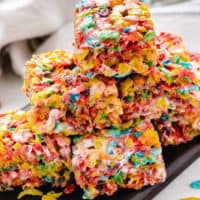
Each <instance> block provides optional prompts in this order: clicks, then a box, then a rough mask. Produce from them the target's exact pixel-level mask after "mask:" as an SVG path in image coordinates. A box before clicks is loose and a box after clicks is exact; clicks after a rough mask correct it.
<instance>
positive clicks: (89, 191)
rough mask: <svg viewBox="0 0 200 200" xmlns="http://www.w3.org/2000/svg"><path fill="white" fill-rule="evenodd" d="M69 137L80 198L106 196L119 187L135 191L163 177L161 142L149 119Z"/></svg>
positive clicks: (157, 181)
mask: <svg viewBox="0 0 200 200" xmlns="http://www.w3.org/2000/svg"><path fill="white" fill-rule="evenodd" d="M73 140H74V146H73V150H72V153H73V155H72V168H73V171H74V174H75V180H76V183H77V184H78V185H79V186H80V187H81V188H82V189H83V190H84V194H83V198H84V199H93V198H95V197H97V196H98V195H103V194H106V195H108V196H110V195H112V194H113V193H115V192H116V191H117V190H118V189H119V188H129V189H137V190H138V189H141V188H142V187H144V186H146V185H154V184H156V183H160V182H163V181H164V180H165V176H166V174H165V167H164V162H163V159H162V154H161V144H160V141H159V137H158V133H157V132H156V131H155V130H154V128H153V126H152V124H151V123H150V122H147V121H142V122H140V124H138V125H137V126H136V127H134V128H126V129H121V130H120V129H105V130H101V131H100V132H99V133H97V134H93V135H86V136H81V137H75V138H74V139H73Z"/></svg>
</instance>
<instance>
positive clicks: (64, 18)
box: [0, 0, 200, 112]
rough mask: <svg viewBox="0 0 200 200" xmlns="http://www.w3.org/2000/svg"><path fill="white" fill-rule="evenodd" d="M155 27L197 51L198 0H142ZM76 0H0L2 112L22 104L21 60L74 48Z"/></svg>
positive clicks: (199, 17)
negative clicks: (52, 51) (180, 37)
mask: <svg viewBox="0 0 200 200" xmlns="http://www.w3.org/2000/svg"><path fill="white" fill-rule="evenodd" d="M143 1H144V2H146V3H147V4H148V5H149V6H150V8H151V12H152V17H153V19H154V21H155V27H156V30H157V32H160V31H165V32H172V33H175V34H179V35H181V36H182V37H183V39H184V43H185V45H186V47H187V48H188V49H189V50H191V51H200V41H199V37H200V0H143ZM77 2H78V0H56V1H55V0H0V102H1V107H0V112H3V111H6V110H9V109H17V108H20V107H23V106H24V105H25V104H26V103H27V99H26V97H25V96H24V95H23V93H22V92H21V91H20V90H21V86H22V82H23V76H24V70H25V68H24V64H25V62H26V60H28V59H30V57H31V55H32V54H35V53H41V52H46V51H49V50H52V49H59V48H64V49H69V50H70V49H72V44H71V42H72V39H73V9H74V6H75V4H76V3H77Z"/></svg>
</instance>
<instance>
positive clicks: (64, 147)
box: [0, 110, 71, 191]
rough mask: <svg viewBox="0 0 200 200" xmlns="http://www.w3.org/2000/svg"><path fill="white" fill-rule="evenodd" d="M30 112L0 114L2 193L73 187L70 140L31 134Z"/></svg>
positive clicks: (0, 181) (0, 179)
mask: <svg viewBox="0 0 200 200" xmlns="http://www.w3.org/2000/svg"><path fill="white" fill-rule="evenodd" d="M28 115H29V113H28V112H24V111H20V110H19V111H16V112H10V113H5V114H0V136H1V141H0V149H1V151H0V169H1V170H0V190H1V191H5V190H11V189H12V188H14V187H22V188H34V187H36V188H37V187H41V186H45V185H47V186H51V187H61V188H63V189H66V191H67V188H68V187H69V186H71V148H70V143H71V142H70V138H68V137H65V136H62V135H59V134H52V135H41V134H39V133H35V132H33V131H32V127H33V126H34V125H33V124H32V123H31V122H29V121H28Z"/></svg>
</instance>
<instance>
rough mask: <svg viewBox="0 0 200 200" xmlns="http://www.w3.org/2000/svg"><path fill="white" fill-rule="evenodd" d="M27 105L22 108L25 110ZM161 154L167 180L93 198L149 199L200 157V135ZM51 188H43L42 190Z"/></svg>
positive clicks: (74, 198)
mask: <svg viewBox="0 0 200 200" xmlns="http://www.w3.org/2000/svg"><path fill="white" fill-rule="evenodd" d="M26 109H27V107H25V108H24V110H26ZM163 156H164V160H165V164H166V168H167V180H166V181H165V182H164V183H162V184H158V185H155V186H153V187H146V188H144V189H142V190H139V191H135V190H120V191H118V192H117V193H116V194H115V195H113V196H112V197H106V196H102V197H98V198H97V199H95V200H105V199H106V200H151V199H152V198H153V197H154V196H155V195H156V194H158V193H159V192H160V191H161V190H163V189H164V188H165V187H166V186H167V185H168V184H169V183H170V182H171V181H172V180H173V179H175V178H176V177H177V176H178V175H179V174H180V173H181V172H182V171H183V170H184V169H185V168H187V167H188V166H189V165H190V164H191V163H192V162H194V161H195V160H196V159H197V158H199V157H200V137H198V138H196V139H194V140H193V141H191V142H188V143H187V144H182V145H179V146H177V147H175V146H169V147H164V148H163ZM48 190H51V188H44V191H48ZM19 192H20V190H16V191H14V192H4V193H0V200H4V199H6V200H15V199H17V195H18V194H19ZM81 196H82V192H81V190H80V189H77V190H76V191H75V192H74V193H73V194H71V195H63V197H62V198H60V200H81V199H82V198H81ZM37 199H40V198H37V197H30V196H29V197H28V196H27V197H24V198H23V200H37Z"/></svg>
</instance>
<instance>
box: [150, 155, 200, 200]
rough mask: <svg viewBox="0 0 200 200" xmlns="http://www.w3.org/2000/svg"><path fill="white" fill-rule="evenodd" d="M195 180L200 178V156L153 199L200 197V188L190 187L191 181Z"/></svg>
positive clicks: (169, 199) (171, 199)
mask: <svg viewBox="0 0 200 200" xmlns="http://www.w3.org/2000/svg"><path fill="white" fill-rule="evenodd" d="M195 180H200V158H199V159H198V160H196V161H195V162H194V163H193V164H192V165H190V166H189V167H188V168H187V169H186V170H185V171H183V172H182V173H181V174H180V175H179V176H178V177H177V178H176V179H175V180H174V181H173V182H172V183H170V184H169V185H168V186H167V187H166V188H165V189H164V190H162V191H161V192H160V193H159V194H158V195H157V196H156V197H155V198H154V199H153V200H179V199H181V198H188V197H199V198H200V190H197V189H196V190H195V189H192V188H191V187H190V183H191V182H193V181H195Z"/></svg>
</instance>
